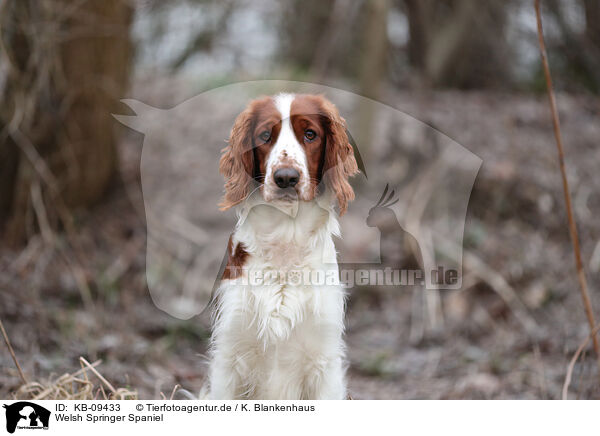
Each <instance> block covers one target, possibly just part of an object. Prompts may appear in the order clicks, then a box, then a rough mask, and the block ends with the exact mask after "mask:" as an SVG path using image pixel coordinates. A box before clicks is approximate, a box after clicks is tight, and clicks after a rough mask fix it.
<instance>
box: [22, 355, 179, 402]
mask: <svg viewBox="0 0 600 436" xmlns="http://www.w3.org/2000/svg"><path fill="white" fill-rule="evenodd" d="M79 362H80V364H81V369H80V370H79V371H76V372H74V373H71V374H69V373H67V374H63V375H61V376H60V377H58V378H52V377H51V378H48V379H47V380H43V381H33V382H29V383H26V384H24V385H22V386H21V387H19V389H17V391H16V392H15V393H14V394H13V396H14V397H15V399H20V400H26V399H27V400H137V399H138V394H137V392H136V391H135V390H131V389H130V388H124V387H121V388H115V387H114V386H113V385H112V384H111V383H110V382H109V381H108V380H106V378H104V377H103V376H102V374H100V373H99V372H98V370H97V369H96V367H97V366H99V365H100V363H102V361H101V360H97V361H95V362H94V363H89V362H88V361H87V360H86V359H84V358H83V357H80V358H79ZM176 389H177V386H176V387H175V389H174V390H173V393H175V390H176Z"/></svg>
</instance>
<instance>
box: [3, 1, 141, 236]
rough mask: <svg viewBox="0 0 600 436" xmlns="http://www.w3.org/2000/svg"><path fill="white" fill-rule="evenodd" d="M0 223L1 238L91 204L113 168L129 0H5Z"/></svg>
mask: <svg viewBox="0 0 600 436" xmlns="http://www.w3.org/2000/svg"><path fill="white" fill-rule="evenodd" d="M0 7H1V9H2V10H1V11H0V42H1V44H0V48H1V53H0V56H1V57H0V65H2V72H1V73H0V75H1V78H0V93H1V95H2V100H3V102H4V104H3V105H2V107H1V108H0V127H1V129H2V130H1V135H0V226H1V227H0V229H1V231H2V233H3V234H4V236H5V239H6V240H7V241H8V242H12V243H15V242H18V241H22V240H23V239H24V238H25V237H26V236H27V235H28V234H31V233H33V232H35V231H37V229H38V228H42V230H43V228H44V227H46V228H56V227H58V226H59V223H60V222H61V217H62V219H63V221H64V217H65V216H66V215H67V213H66V211H67V210H68V209H69V208H73V207H80V206H88V205H91V204H93V203H94V202H96V201H97V200H98V199H99V198H100V197H101V196H102V194H103V193H104V192H105V191H106V189H107V187H108V186H109V184H110V183H111V181H112V180H113V176H114V173H115V170H116V168H117V153H116V148H115V133H114V131H113V127H114V125H115V122H114V120H113V119H112V117H111V112H114V109H115V104H116V102H117V99H118V98H119V97H122V96H123V95H124V92H125V90H126V84H127V79H128V71H129V65H130V59H131V54H132V47H131V44H130V39H129V30H130V24H131V19H132V8H131V7H130V5H129V2H128V1H127V0H103V1H95V0H87V1H85V0H84V1H79V0H45V1H39V0H5V1H4V2H2V3H1V6H0Z"/></svg>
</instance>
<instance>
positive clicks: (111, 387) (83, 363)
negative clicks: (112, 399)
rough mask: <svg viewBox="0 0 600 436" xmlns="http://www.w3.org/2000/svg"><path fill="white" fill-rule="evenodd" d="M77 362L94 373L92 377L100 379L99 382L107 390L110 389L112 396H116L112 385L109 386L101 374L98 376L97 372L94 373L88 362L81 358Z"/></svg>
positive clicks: (94, 370) (94, 369)
mask: <svg viewBox="0 0 600 436" xmlns="http://www.w3.org/2000/svg"><path fill="white" fill-rule="evenodd" d="M79 362H81V364H82V365H85V366H87V367H88V368H89V369H90V371H92V372H93V373H94V375H95V376H96V377H98V378H99V379H100V381H101V382H102V383H104V384H105V385H106V387H107V388H108V389H110V391H111V392H112V393H113V394H116V393H117V391H116V389H115V388H114V387H113V385H111V384H110V382H109V381H108V380H106V379H105V378H104V377H103V376H102V374H100V373H99V372H98V371H96V368H94V367H93V366H92V364H91V363H90V362H88V361H87V360H86V359H85V358H83V357H80V358H79Z"/></svg>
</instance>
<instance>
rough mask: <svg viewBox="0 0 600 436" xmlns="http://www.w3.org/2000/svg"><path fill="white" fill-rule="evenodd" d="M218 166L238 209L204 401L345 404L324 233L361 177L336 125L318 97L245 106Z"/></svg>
mask: <svg viewBox="0 0 600 436" xmlns="http://www.w3.org/2000/svg"><path fill="white" fill-rule="evenodd" d="M220 171H221V173H222V174H223V175H224V176H225V179H226V183H225V196H224V198H223V201H222V203H221V204H220V207H221V209H223V210H225V209H229V208H231V207H233V206H236V207H237V212H238V216H239V221H238V223H237V225H236V228H235V231H234V232H233V234H232V235H231V237H230V239H229V244H228V247H227V252H228V262H227V266H226V269H225V271H224V273H223V276H222V281H221V284H220V286H219V288H218V290H217V291H216V294H215V298H214V312H213V316H214V317H213V332H212V341H211V362H210V369H209V397H210V398H213V399H295V400H298V399H345V398H346V395H347V394H346V382H345V362H344V360H345V351H344V350H345V347H344V342H343V339H342V335H343V331H344V290H343V288H342V286H341V285H340V283H339V272H338V265H337V260H336V251H335V246H334V243H333V238H332V236H334V235H335V236H339V233H340V231H339V224H338V221H337V214H336V212H335V210H334V203H335V201H336V200H337V204H338V206H339V213H340V215H342V214H343V213H344V212H345V211H346V209H347V207H348V202H350V201H352V200H353V199H354V191H353V190H352V187H351V186H350V184H349V183H348V177H350V176H352V175H354V174H355V173H357V172H358V168H357V164H356V160H355V158H354V153H353V149H352V146H351V145H350V143H349V141H348V137H347V134H346V129H345V125H344V119H343V118H341V117H340V115H339V113H338V110H337V108H336V107H335V106H334V105H333V104H332V103H331V102H329V101H328V100H326V99H325V98H323V97H321V96H315V95H300V94H298V95H296V94H279V95H276V96H274V97H265V98H261V99H258V100H255V101H252V102H251V103H250V104H249V105H248V107H247V108H246V109H245V110H244V111H243V112H242V113H241V114H240V115H239V116H238V117H237V119H236V120H235V124H234V126H233V128H232V130H231V135H230V138H229V143H228V146H227V147H226V148H225V149H224V150H223V155H222V157H221V162H220Z"/></svg>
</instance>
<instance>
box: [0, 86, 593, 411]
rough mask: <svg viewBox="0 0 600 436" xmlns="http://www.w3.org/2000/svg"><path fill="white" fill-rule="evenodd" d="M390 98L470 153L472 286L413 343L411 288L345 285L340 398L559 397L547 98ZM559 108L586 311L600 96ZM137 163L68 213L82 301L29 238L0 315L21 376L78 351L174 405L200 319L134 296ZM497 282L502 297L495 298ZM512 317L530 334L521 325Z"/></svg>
mask: <svg viewBox="0 0 600 436" xmlns="http://www.w3.org/2000/svg"><path fill="white" fill-rule="evenodd" d="M390 100H391V101H394V102H397V104H396V105H395V106H396V108H398V109H400V110H403V111H405V112H407V113H409V114H411V115H413V116H414V117H416V118H417V119H420V120H423V121H425V122H427V123H428V124H431V125H433V126H435V127H436V128H437V129H439V130H440V131H442V132H444V133H445V134H447V135H448V136H450V137H451V138H453V139H455V140H456V141H457V142H458V143H460V144H462V145H464V146H465V147H467V148H468V149H470V150H471V151H472V152H474V153H476V154H477V155H478V156H480V157H481V158H482V159H483V166H482V168H481V170H480V172H479V175H478V177H477V180H476V182H475V187H474V190H473V193H472V197H471V201H470V204H469V210H468V215H467V222H466V227H465V248H466V250H467V253H469V255H470V256H471V260H472V261H471V262H470V263H467V262H465V268H466V274H465V277H470V279H469V280H465V283H464V285H465V286H464V287H463V289H462V290H460V291H442V292H441V316H439V317H438V318H437V319H436V320H435V323H432V322H431V320H429V323H430V324H432V325H427V326H425V328H424V333H423V334H422V335H420V336H419V337H418V338H417V339H415V338H414V337H411V334H410V332H411V329H414V328H415V323H417V322H425V321H419V320H418V319H419V316H420V315H419V316H417V314H415V307H414V301H413V297H412V295H409V294H408V293H402V292H400V293H398V292H396V293H390V292H380V291H375V290H370V289H360V290H354V291H351V292H350V296H349V302H348V311H347V335H346V340H347V344H348V357H349V389H350V391H351V395H352V396H353V397H354V398H355V399H417V398H419V399H446V398H455V399H461V398H465V399H466V398H470V399H476V398H477V399H478V398H483V399H488V398H496V399H499V398H520V399H535V398H538V399H540V398H547V399H557V398H560V397H561V391H562V388H563V383H564V380H565V375H566V370H567V366H568V363H569V361H570V359H571V357H572V356H573V353H574V352H575V350H576V349H577V347H578V346H579V344H580V343H581V342H582V341H583V340H585V339H586V337H587V334H588V326H587V323H586V319H585V315H584V311H583V307H582V303H581V298H580V294H579V290H578V286H577V280H576V274H575V271H574V261H573V255H572V251H571V247H570V241H569V234H568V231H567V227H566V214H565V212H564V200H563V194H562V186H561V181H560V175H559V172H558V167H557V159H556V146H555V143H554V138H553V135H552V126H551V120H550V116H549V112H548V106H547V101H546V98H545V96H539V97H532V96H523V95H514V94H509V95H507V94H499V93H492V92H485V93H484V92H468V93H467V92H454V91H444V92H434V93H431V94H430V95H428V96H427V97H426V98H417V97H415V96H414V95H412V94H411V93H408V92H398V93H397V94H395V95H393V96H392V97H389V98H388V101H390ZM558 102H559V109H560V116H561V122H562V128H563V136H564V138H563V139H564V143H565V147H566V164H567V168H568V174H569V180H570V182H571V191H572V193H573V199H574V206H575V212H576V218H577V221H578V224H579V230H580V239H581V243H582V254H583V258H584V259H585V267H586V269H587V271H588V280H589V283H590V292H591V297H592V300H593V302H594V306H595V309H596V313H597V314H600V287H599V286H598V284H599V283H600V221H599V220H598V218H597V217H598V216H600V175H599V173H598V168H599V165H600V148H599V147H598V138H600V122H598V119H599V116H600V101H599V100H598V99H597V98H590V97H582V96H571V95H559V96H558ZM138 140H139V137H133V138H129V139H127V141H129V142H133V143H136V142H137V141H138ZM139 159H140V147H139V146H136V145H135V144H134V146H129V147H121V170H120V174H121V177H120V180H119V182H118V183H115V186H114V188H113V189H112V190H111V192H110V193H109V194H108V195H107V198H106V200H105V201H104V202H103V203H102V204H101V205H99V206H97V207H95V208H94V209H92V210H90V211H87V212H82V213H79V214H78V215H77V216H76V225H77V229H78V233H77V238H78V240H79V242H78V243H79V244H80V246H81V251H82V252H83V253H84V256H83V258H82V259H81V266H82V268H83V271H84V272H85V275H86V278H87V280H88V281H89V282H90V284H91V285H90V286H91V298H87V297H85V296H82V293H81V290H80V287H79V286H78V285H77V281H76V280H75V279H74V278H73V277H74V275H73V272H72V271H73V265H67V264H65V261H64V258H63V257H61V255H60V254H59V253H60V250H70V248H69V247H68V244H67V243H66V241H65V238H64V236H61V235H57V236H56V242H55V244H54V245H49V244H48V243H45V242H43V240H42V239H41V237H34V238H32V239H31V240H30V242H29V245H28V246H27V248H25V249H24V250H20V251H12V250H10V249H8V248H1V249H0V287H1V288H2V291H1V293H0V319H2V321H3V323H4V326H5V328H6V330H7V332H8V335H9V337H10V339H11V341H12V345H13V347H14V349H15V353H16V356H17V358H18V360H19V362H20V364H21V366H22V367H23V370H24V372H25V374H26V375H27V377H28V378H29V379H30V380H44V379H47V378H49V377H51V376H52V375H54V376H58V375H61V374H63V373H66V372H70V373H72V372H74V371H76V370H77V369H79V357H80V356H83V357H85V358H86V359H87V360H88V361H90V362H92V361H95V360H97V359H102V364H101V365H100V366H98V370H99V371H100V372H101V373H102V374H103V375H104V377H106V378H107V379H108V380H109V381H110V382H111V383H113V384H114V385H115V386H123V387H128V388H130V389H132V390H135V391H137V392H138V394H139V397H140V398H160V394H161V392H162V393H164V394H165V395H166V396H169V395H170V393H171V391H172V390H173V388H174V386H175V385H177V384H178V385H180V386H181V387H182V389H183V390H182V391H180V392H179V393H177V394H176V395H175V398H178V399H179V398H187V395H186V391H187V392H190V393H192V394H196V393H198V392H199V390H200V388H201V386H202V384H203V382H204V380H205V375H206V364H205V358H204V355H205V353H206V344H207V338H208V336H209V330H208V325H207V321H206V320H205V319H198V318H192V319H191V320H187V321H183V320H179V319H176V318H173V317H171V316H169V315H167V314H165V313H164V312H162V311H161V310H159V309H158V308H157V307H156V306H155V305H154V304H153V302H152V299H151V298H150V295H149V292H148V289H147V285H146V276H145V262H146V257H145V244H146V230H145V228H146V226H145V217H144V215H143V208H142V209H141V210H142V212H140V204H141V203H142V196H141V190H140V181H139V180H140V173H139ZM59 247H62V248H60V250H59ZM499 278H500V280H499ZM502 279H504V280H502ZM499 282H500V283H501V284H500V285H499V284H498V283H499ZM504 282H505V283H506V284H508V286H509V287H510V288H512V289H514V291H515V292H516V294H517V300H515V301H516V303H515V301H509V300H507V299H506V298H504V297H502V296H501V294H502V291H503V290H502V289H498V287H499V286H500V287H502V286H503V285H502V283H504ZM521 303H522V305H521ZM418 310H421V309H418ZM517 312H518V313H517ZM523 319H525V320H526V322H525V324H527V322H529V323H530V325H533V326H534V327H532V328H529V329H528V328H525V327H524V322H523ZM434 324H435V325H434ZM0 349H1V350H2V351H1V352H0V398H7V397H10V396H11V395H12V394H13V393H14V392H15V391H16V390H17V389H18V387H19V386H20V385H21V381H20V380H19V377H18V373H17V372H16V369H15V368H14V365H13V362H12V359H11V357H10V355H9V353H8V352H7V351H6V349H5V348H4V346H2V347H0ZM587 354H588V355H587V356H584V358H583V359H581V360H580V361H579V362H578V363H577V364H576V365H575V368H574V371H573V377H572V382H571V386H570V390H569V397H570V398H596V399H598V398H600V386H599V385H598V382H597V375H596V374H597V373H596V371H597V368H596V362H595V360H594V358H593V356H590V355H589V354H590V352H588V353H587Z"/></svg>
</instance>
